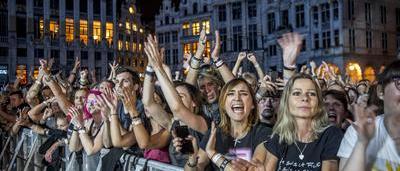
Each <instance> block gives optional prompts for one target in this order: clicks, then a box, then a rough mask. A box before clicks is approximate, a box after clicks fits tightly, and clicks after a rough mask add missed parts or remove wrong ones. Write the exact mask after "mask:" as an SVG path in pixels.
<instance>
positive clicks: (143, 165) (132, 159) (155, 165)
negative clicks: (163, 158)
mask: <svg viewBox="0 0 400 171" xmlns="http://www.w3.org/2000/svg"><path fill="white" fill-rule="evenodd" d="M120 161H121V163H124V171H128V170H134V171H142V170H148V171H166V170H167V171H183V168H181V167H177V166H174V165H170V164H165V163H161V162H158V161H154V160H148V159H145V158H140V157H137V156H135V155H132V154H127V153H125V154H124V155H122V157H121V159H120Z"/></svg>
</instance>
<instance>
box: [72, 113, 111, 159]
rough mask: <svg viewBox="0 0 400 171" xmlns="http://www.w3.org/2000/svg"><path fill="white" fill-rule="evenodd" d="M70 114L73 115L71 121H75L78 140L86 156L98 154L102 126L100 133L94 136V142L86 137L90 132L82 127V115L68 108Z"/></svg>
mask: <svg viewBox="0 0 400 171" xmlns="http://www.w3.org/2000/svg"><path fill="white" fill-rule="evenodd" d="M70 113H71V114H72V115H73V119H74V120H75V121H76V122H75V123H76V125H77V127H78V134H79V140H80V142H81V144H82V146H83V149H84V150H85V152H86V153H87V154H88V155H92V154H95V153H97V152H99V151H100V150H101V148H102V147H103V141H102V135H103V128H104V126H102V127H101V128H100V132H99V133H98V134H97V135H96V137H95V138H94V140H92V139H91V138H90V137H89V135H88V131H90V130H89V129H87V128H85V127H84V126H83V125H84V123H83V122H84V121H83V119H82V118H83V116H82V115H83V114H82V113H81V112H80V111H79V110H78V109H77V108H75V107H72V108H70ZM78 118H79V119H78ZM93 122H94V121H93Z"/></svg>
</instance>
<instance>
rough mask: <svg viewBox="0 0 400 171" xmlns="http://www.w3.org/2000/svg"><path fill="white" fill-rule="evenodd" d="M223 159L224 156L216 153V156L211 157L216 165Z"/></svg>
mask: <svg viewBox="0 0 400 171" xmlns="http://www.w3.org/2000/svg"><path fill="white" fill-rule="evenodd" d="M221 157H222V154H220V153H216V154H214V155H213V156H212V157H211V161H212V162H213V163H214V164H217V162H218V160H219V159H221Z"/></svg>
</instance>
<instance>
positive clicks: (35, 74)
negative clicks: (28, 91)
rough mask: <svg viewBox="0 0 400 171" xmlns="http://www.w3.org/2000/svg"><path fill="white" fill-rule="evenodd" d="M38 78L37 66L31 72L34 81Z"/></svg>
mask: <svg viewBox="0 0 400 171" xmlns="http://www.w3.org/2000/svg"><path fill="white" fill-rule="evenodd" d="M38 76H39V67H38V66H35V69H34V70H33V77H34V78H35V79H37V78H38Z"/></svg>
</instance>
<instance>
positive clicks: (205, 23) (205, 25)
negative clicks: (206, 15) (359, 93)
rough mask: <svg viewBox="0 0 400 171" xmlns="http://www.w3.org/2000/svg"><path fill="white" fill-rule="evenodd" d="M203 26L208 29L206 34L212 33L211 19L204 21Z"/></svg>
mask: <svg viewBox="0 0 400 171" xmlns="http://www.w3.org/2000/svg"><path fill="white" fill-rule="evenodd" d="M202 28H203V29H204V30H206V34H210V21H203V22H202Z"/></svg>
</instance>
